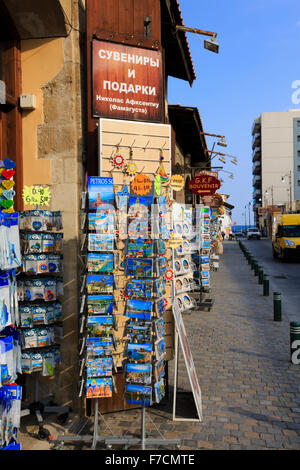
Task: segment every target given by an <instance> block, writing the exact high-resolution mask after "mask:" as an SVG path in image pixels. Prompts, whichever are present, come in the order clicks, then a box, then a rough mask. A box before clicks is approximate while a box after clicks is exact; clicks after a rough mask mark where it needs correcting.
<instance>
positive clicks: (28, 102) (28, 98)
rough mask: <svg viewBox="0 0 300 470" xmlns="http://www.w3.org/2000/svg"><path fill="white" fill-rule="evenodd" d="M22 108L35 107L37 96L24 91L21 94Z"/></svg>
mask: <svg viewBox="0 0 300 470" xmlns="http://www.w3.org/2000/svg"><path fill="white" fill-rule="evenodd" d="M20 108H21V109H35V108H36V96H35V95H33V94H29V93H22V95H20Z"/></svg>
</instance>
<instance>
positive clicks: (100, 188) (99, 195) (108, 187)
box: [87, 176, 115, 210]
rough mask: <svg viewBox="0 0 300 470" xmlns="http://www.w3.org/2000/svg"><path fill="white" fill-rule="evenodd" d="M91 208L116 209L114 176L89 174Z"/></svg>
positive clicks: (88, 187) (88, 188)
mask: <svg viewBox="0 0 300 470" xmlns="http://www.w3.org/2000/svg"><path fill="white" fill-rule="evenodd" d="M87 190H88V198H89V209H112V210H113V209H114V202H115V195H114V185H113V178H106V177H101V176H88V186H87Z"/></svg>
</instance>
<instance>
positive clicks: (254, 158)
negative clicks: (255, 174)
mask: <svg viewBox="0 0 300 470" xmlns="http://www.w3.org/2000/svg"><path fill="white" fill-rule="evenodd" d="M260 159H261V148H260V147H255V148H254V150H253V152H252V161H253V162H256V161H257V160H260Z"/></svg>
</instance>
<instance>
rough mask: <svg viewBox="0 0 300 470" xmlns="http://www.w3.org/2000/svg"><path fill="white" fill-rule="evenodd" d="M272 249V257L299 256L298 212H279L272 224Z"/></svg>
mask: <svg viewBox="0 0 300 470" xmlns="http://www.w3.org/2000/svg"><path fill="white" fill-rule="evenodd" d="M272 251H273V257H274V258H280V259H285V258H296V257H298V256H300V214H281V215H279V216H277V217H276V219H275V223H274V224H273V233H272Z"/></svg>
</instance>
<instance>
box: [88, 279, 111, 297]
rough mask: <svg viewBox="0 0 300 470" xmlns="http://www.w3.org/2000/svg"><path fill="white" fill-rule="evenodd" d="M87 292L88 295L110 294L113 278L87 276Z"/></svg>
mask: <svg viewBox="0 0 300 470" xmlns="http://www.w3.org/2000/svg"><path fill="white" fill-rule="evenodd" d="M87 291H88V293H89V294H97V293H101V292H103V293H112V292H113V276H112V275H110V274H107V275H105V274H88V276H87Z"/></svg>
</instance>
